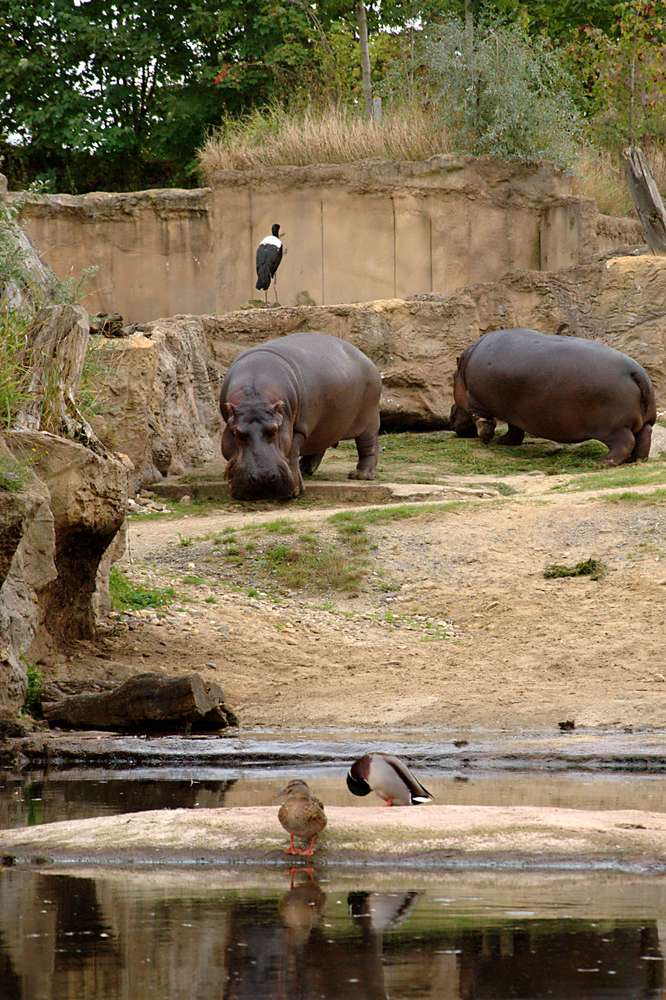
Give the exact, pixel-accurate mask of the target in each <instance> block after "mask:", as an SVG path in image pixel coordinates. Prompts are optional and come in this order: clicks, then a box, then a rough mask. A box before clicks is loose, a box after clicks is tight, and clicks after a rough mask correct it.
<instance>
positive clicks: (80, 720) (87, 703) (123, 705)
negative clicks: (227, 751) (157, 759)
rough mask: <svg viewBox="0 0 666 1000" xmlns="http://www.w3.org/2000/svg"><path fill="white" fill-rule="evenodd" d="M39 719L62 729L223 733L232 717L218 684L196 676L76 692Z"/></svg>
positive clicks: (142, 678) (153, 677)
mask: <svg viewBox="0 0 666 1000" xmlns="http://www.w3.org/2000/svg"><path fill="white" fill-rule="evenodd" d="M44 718H45V719H46V720H47V721H48V722H49V723H50V724H51V725H57V726H62V727H65V728H67V729H113V730H121V731H122V730H125V731H127V730H130V731H131V730H133V731H136V730H144V729H159V730H165V729H166V730H176V731H180V730H182V728H183V726H192V728H195V729H204V730H211V729H224V728H226V727H227V726H235V725H237V724H238V723H237V719H236V716H235V715H234V713H233V712H232V710H231V709H230V708H228V707H227V706H226V705H225V704H224V692H223V690H222V688H221V687H220V685H219V684H216V683H214V682H205V681H204V680H202V678H201V677H200V676H199V674H183V675H182V676H180V677H167V676H166V675H164V674H158V673H143V674H137V675H136V676H134V677H130V678H129V680H127V681H125V682H124V684H121V685H120V687H117V688H115V689H114V690H112V691H103V692H101V693H99V694H97V693H94V694H80V695H72V696H71V697H69V698H64V699H63V700H62V701H56V702H50V703H48V702H47V703H46V704H45V705H44Z"/></svg>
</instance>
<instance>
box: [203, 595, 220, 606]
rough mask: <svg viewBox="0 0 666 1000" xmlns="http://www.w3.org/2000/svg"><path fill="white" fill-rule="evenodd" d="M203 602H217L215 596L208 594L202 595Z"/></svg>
mask: <svg viewBox="0 0 666 1000" xmlns="http://www.w3.org/2000/svg"><path fill="white" fill-rule="evenodd" d="M204 604H217V597H213V595H212V594H209V595H208V597H204Z"/></svg>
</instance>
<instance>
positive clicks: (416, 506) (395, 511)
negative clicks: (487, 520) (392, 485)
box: [328, 500, 470, 534]
mask: <svg viewBox="0 0 666 1000" xmlns="http://www.w3.org/2000/svg"><path fill="white" fill-rule="evenodd" d="M469 505H470V501H464V500H445V501H443V502H442V503H405V504H395V505H394V506H391V507H374V508H372V509H370V510H344V511H338V513H337V514H331V516H330V517H329V518H328V521H329V523H330V524H333V525H335V526H336V527H338V528H339V529H341V530H342V531H344V532H346V533H347V534H352V533H353V532H355V531H359V530H361V529H364V528H366V527H367V526H368V525H373V524H388V523H390V522H391V521H404V520H407V519H408V518H412V517H422V516H423V515H426V514H450V513H452V512H453V511H455V510H461V509H462V508H463V507H465V506H467V507H469Z"/></svg>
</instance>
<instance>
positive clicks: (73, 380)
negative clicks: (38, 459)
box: [13, 305, 108, 455]
mask: <svg viewBox="0 0 666 1000" xmlns="http://www.w3.org/2000/svg"><path fill="white" fill-rule="evenodd" d="M88 329H89V328H88V314H87V312H86V311H85V309H83V307H82V306H71V305H59V306H45V307H44V308H43V309H41V310H40V311H39V312H38V313H37V315H36V316H35V319H34V321H33V324H32V327H31V328H30V330H29V332H28V348H27V356H26V357H25V358H24V364H25V365H26V367H27V368H29V369H30V370H31V371H32V378H31V381H30V386H29V388H28V393H29V399H28V401H27V402H26V403H25V405H24V406H23V408H22V409H21V411H20V412H19V414H18V416H17V418H16V421H15V424H14V428H13V429H14V430H30V431H35V430H44V431H51V433H52V434H60V435H61V436H62V437H66V438H70V439H72V440H74V441H78V442H79V443H80V444H83V445H85V446H86V447H87V448H90V449H91V450H92V451H95V452H97V453H98V454H103V455H106V454H108V451H107V449H106V448H105V447H104V445H103V444H102V443H101V441H100V440H99V438H98V437H97V435H96V434H95V432H94V431H93V429H92V427H91V426H90V424H89V423H88V421H87V420H86V419H85V418H84V417H83V416H82V414H81V413H80V412H79V409H78V407H77V405H76V402H75V398H76V394H77V392H78V389H79V384H80V382H81V374H82V372H83V365H84V362H85V358H86V350H87V347H88V339H89V333H88Z"/></svg>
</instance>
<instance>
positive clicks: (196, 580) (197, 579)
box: [183, 573, 208, 587]
mask: <svg viewBox="0 0 666 1000" xmlns="http://www.w3.org/2000/svg"><path fill="white" fill-rule="evenodd" d="M183 583H187V584H189V586H191V587H204V586H205V585H206V584H207V583H208V581H207V580H206V579H205V578H204V577H203V576H195V575H194V574H193V573H190V574H188V576H184V577H183Z"/></svg>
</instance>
